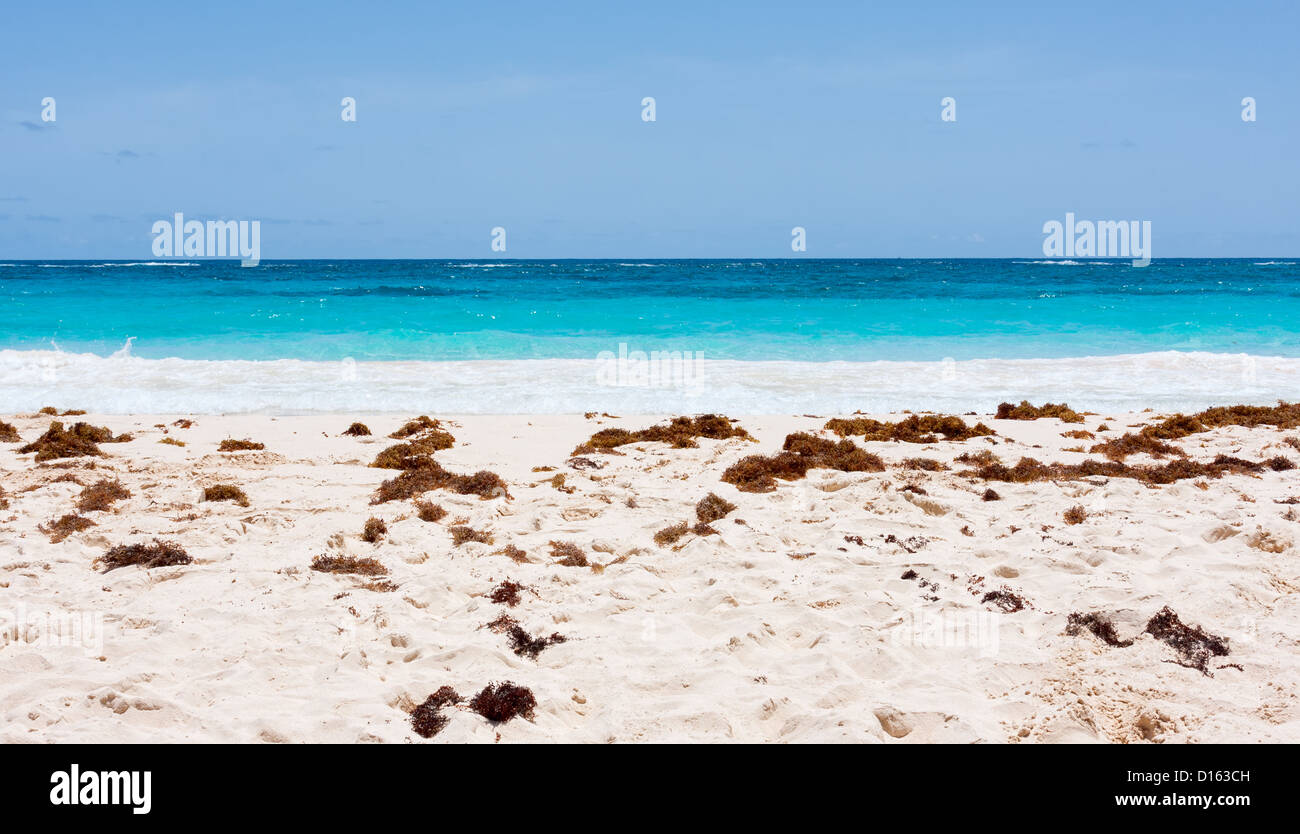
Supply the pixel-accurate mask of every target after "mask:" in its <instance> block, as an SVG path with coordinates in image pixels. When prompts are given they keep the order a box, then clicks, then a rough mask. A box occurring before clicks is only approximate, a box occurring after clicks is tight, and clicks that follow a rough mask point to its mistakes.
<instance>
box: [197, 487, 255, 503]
mask: <svg viewBox="0 0 1300 834" xmlns="http://www.w3.org/2000/svg"><path fill="white" fill-rule="evenodd" d="M203 500H204V501H233V502H235V503H236V504H238V505H239V506H241V507H247V506H248V496H247V495H246V494H244V491H243V490H242V489H240V488H239V487H237V486H235V485H234V484H216V485H215V486H210V487H205V488H204V490H203Z"/></svg>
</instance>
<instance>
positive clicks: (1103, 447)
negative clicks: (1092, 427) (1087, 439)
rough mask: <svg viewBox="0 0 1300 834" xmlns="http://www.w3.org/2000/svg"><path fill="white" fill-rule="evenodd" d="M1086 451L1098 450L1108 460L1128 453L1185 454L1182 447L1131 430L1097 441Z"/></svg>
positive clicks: (1161, 456)
mask: <svg viewBox="0 0 1300 834" xmlns="http://www.w3.org/2000/svg"><path fill="white" fill-rule="evenodd" d="M1088 451H1089V452H1094V453H1097V452H1099V453H1101V454H1103V455H1105V456H1106V457H1107V458H1109V459H1110V460H1124V458H1126V457H1128V456H1129V455H1136V454H1144V455H1150V456H1151V457H1153V458H1163V457H1164V456H1165V455H1177V456H1179V457H1186V456H1187V455H1186V453H1184V452H1183V450H1182V449H1179V448H1178V447H1177V446H1175V445H1173V444H1172V443H1166V442H1164V441H1163V440H1159V439H1157V438H1154V437H1151V436H1150V435H1146V434H1134V433H1133V432H1129V433H1128V434H1125V435H1124V436H1122V437H1113V438H1111V439H1110V440H1107V441H1106V442H1104V443H1097V444H1095V445H1093V447H1092V448H1091V449H1089V450H1088Z"/></svg>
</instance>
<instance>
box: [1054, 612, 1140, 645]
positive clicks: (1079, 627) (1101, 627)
mask: <svg viewBox="0 0 1300 834" xmlns="http://www.w3.org/2000/svg"><path fill="white" fill-rule="evenodd" d="M1084 629H1087V630H1088V631H1090V632H1092V634H1093V636H1095V637H1096V638H1097V639H1098V640H1100V641H1101V642H1103V643H1105V644H1106V645H1107V646H1115V647H1117V648H1121V649H1122V648H1127V647H1129V646H1131V645H1133V641H1132V640H1121V639H1119V635H1118V634H1117V633H1116V632H1115V624H1114V623H1112V622H1111V621H1110V620H1108V619H1106V618H1105V617H1103V616H1102V615H1100V614H1097V613H1095V612H1089V613H1087V614H1079V613H1074V614H1071V615H1070V616H1069V618H1068V619H1067V620H1066V624H1065V633H1066V634H1068V635H1070V636H1071V637H1074V636H1076V635H1078V634H1079V633H1080V632H1082V631H1083V630H1084Z"/></svg>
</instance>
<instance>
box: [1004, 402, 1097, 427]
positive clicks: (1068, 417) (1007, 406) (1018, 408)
mask: <svg viewBox="0 0 1300 834" xmlns="http://www.w3.org/2000/svg"><path fill="white" fill-rule="evenodd" d="M996 416H997V418H998V419H999V420H1039V419H1041V418H1043V417H1055V418H1057V419H1059V420H1060V421H1061V422H1062V423H1082V422H1083V416H1082V415H1080V414H1079V413H1078V412H1077V411H1075V410H1074V409H1072V408H1070V406H1068V405H1067V404H1065V403H1043V404H1042V405H1032V404H1031V403H1030V402H1029V400H1021V401H1020V405H1012V404H1011V403H999V404H998V412H997V415H996Z"/></svg>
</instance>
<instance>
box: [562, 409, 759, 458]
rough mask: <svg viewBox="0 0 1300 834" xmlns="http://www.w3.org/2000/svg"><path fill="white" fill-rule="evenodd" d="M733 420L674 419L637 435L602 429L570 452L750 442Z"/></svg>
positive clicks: (705, 417) (712, 416)
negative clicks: (656, 444)
mask: <svg viewBox="0 0 1300 834" xmlns="http://www.w3.org/2000/svg"><path fill="white" fill-rule="evenodd" d="M732 422H733V421H732V420H731V419H729V418H727V417H723V416H721V415H718V414H705V415H702V416H700V417H674V418H672V420H670V421H669V422H668V424H667V425H657V426H651V427H650V428H647V429H639V430H638V431H628V430H627V429H601V430H600V431H598V432H596V433H595V434H593V435H592V436H591V438H590V439H589V440H587V442H586V443H583V444H581V445H579V446H578V447H577V448H576V449H574V450H573V454H574V455H587V454H592V453H594V452H600V451H609V450H610V449H614V448H617V447H619V446H626V445H627V444H629V443H644V442H659V443H667V444H668V445H670V446H672V447H673V448H674V449H694V448H697V447H698V446H699V444H698V443H696V442H695V441H696V438H700V437H703V438H707V439H710V440H726V439H728V438H731V437H740V438H744V439H746V440H752V439H753V438H752V437H750V434H749V432H747V431H745V430H744V429H743V428H741V427H740V426H735V425H732Z"/></svg>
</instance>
